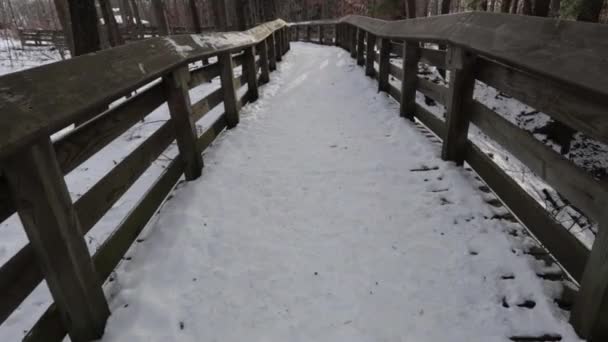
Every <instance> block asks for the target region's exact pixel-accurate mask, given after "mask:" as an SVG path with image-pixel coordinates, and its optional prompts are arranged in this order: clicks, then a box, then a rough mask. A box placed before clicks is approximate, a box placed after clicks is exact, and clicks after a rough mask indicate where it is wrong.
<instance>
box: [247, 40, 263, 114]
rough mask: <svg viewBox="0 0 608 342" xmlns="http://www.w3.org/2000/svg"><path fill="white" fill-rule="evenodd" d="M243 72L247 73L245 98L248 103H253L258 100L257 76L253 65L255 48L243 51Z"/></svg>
mask: <svg viewBox="0 0 608 342" xmlns="http://www.w3.org/2000/svg"><path fill="white" fill-rule="evenodd" d="M243 70H244V71H245V72H246V73H247V96H248V97H249V102H254V101H256V100H257V99H258V98H259V96H260V95H259V92H258V75H257V67H256V65H255V47H253V46H251V47H248V48H246V49H245V63H244V64H243Z"/></svg>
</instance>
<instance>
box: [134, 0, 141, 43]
mask: <svg viewBox="0 0 608 342" xmlns="http://www.w3.org/2000/svg"><path fill="white" fill-rule="evenodd" d="M131 7H132V8H133V17H134V18H135V26H136V30H135V31H136V36H137V38H144V24H143V23H142V22H141V14H140V13H139V5H137V0H131Z"/></svg>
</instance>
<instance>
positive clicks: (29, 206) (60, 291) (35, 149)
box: [3, 137, 110, 342]
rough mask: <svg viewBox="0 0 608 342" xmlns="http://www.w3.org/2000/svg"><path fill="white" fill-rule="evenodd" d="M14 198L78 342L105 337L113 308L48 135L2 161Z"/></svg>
mask: <svg viewBox="0 0 608 342" xmlns="http://www.w3.org/2000/svg"><path fill="white" fill-rule="evenodd" d="M3 166H4V173H5V176H6V180H7V182H8V186H9V192H10V195H11V197H12V199H13V203H14V204H15V207H16V209H17V211H18V213H19V217H20V218H21V222H22V224H23V228H24V229H25V232H26V234H27V236H28V238H29V240H30V243H31V246H32V248H33V249H34V252H35V253H36V257H37V259H38V265H39V267H40V269H41V270H42V273H43V274H44V278H45V279H46V282H47V285H48V287H49V289H50V291H51V294H52V296H53V300H54V301H55V304H56V305H57V308H58V310H59V313H60V316H61V319H62V322H63V324H64V327H65V328H66V330H67V331H68V333H69V335H70V338H71V340H72V341H74V342H85V341H91V340H97V339H99V338H101V337H102V335H103V332H104V329H105V325H106V321H107V319H108V316H109V315H110V310H109V308H108V304H107V302H106V299H105V296H104V293H103V291H102V289H101V284H102V282H101V281H100V279H99V277H98V275H97V272H96V271H95V266H94V265H93V262H92V260H91V256H90V255H89V252H88V249H87V244H86V242H85V240H84V236H83V235H82V227H81V226H80V221H79V220H78V215H77V214H76V212H75V210H74V205H73V203H72V200H71V199H70V194H69V191H68V187H67V185H66V183H65V180H64V177H63V173H62V172H61V168H60V166H59V163H58V162H57V156H56V154H55V150H54V149H53V144H52V142H51V140H50V138H48V137H46V138H42V139H40V140H38V141H36V142H35V143H34V144H33V145H31V146H30V147H28V148H27V149H25V150H23V151H21V152H20V153H18V154H16V155H15V156H13V157H11V158H8V159H7V160H5V162H3Z"/></svg>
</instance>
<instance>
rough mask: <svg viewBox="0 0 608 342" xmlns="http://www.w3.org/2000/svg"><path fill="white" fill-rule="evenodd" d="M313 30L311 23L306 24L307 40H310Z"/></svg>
mask: <svg viewBox="0 0 608 342" xmlns="http://www.w3.org/2000/svg"><path fill="white" fill-rule="evenodd" d="M311 31H312V29H311V27H310V25H306V41H307V42H310V36H311Z"/></svg>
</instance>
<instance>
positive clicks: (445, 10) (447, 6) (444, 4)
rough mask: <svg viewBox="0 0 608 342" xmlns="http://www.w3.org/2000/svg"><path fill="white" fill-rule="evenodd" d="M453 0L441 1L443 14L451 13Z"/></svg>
mask: <svg viewBox="0 0 608 342" xmlns="http://www.w3.org/2000/svg"><path fill="white" fill-rule="evenodd" d="M451 2H452V0H442V1H441V14H448V13H450V5H451Z"/></svg>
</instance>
